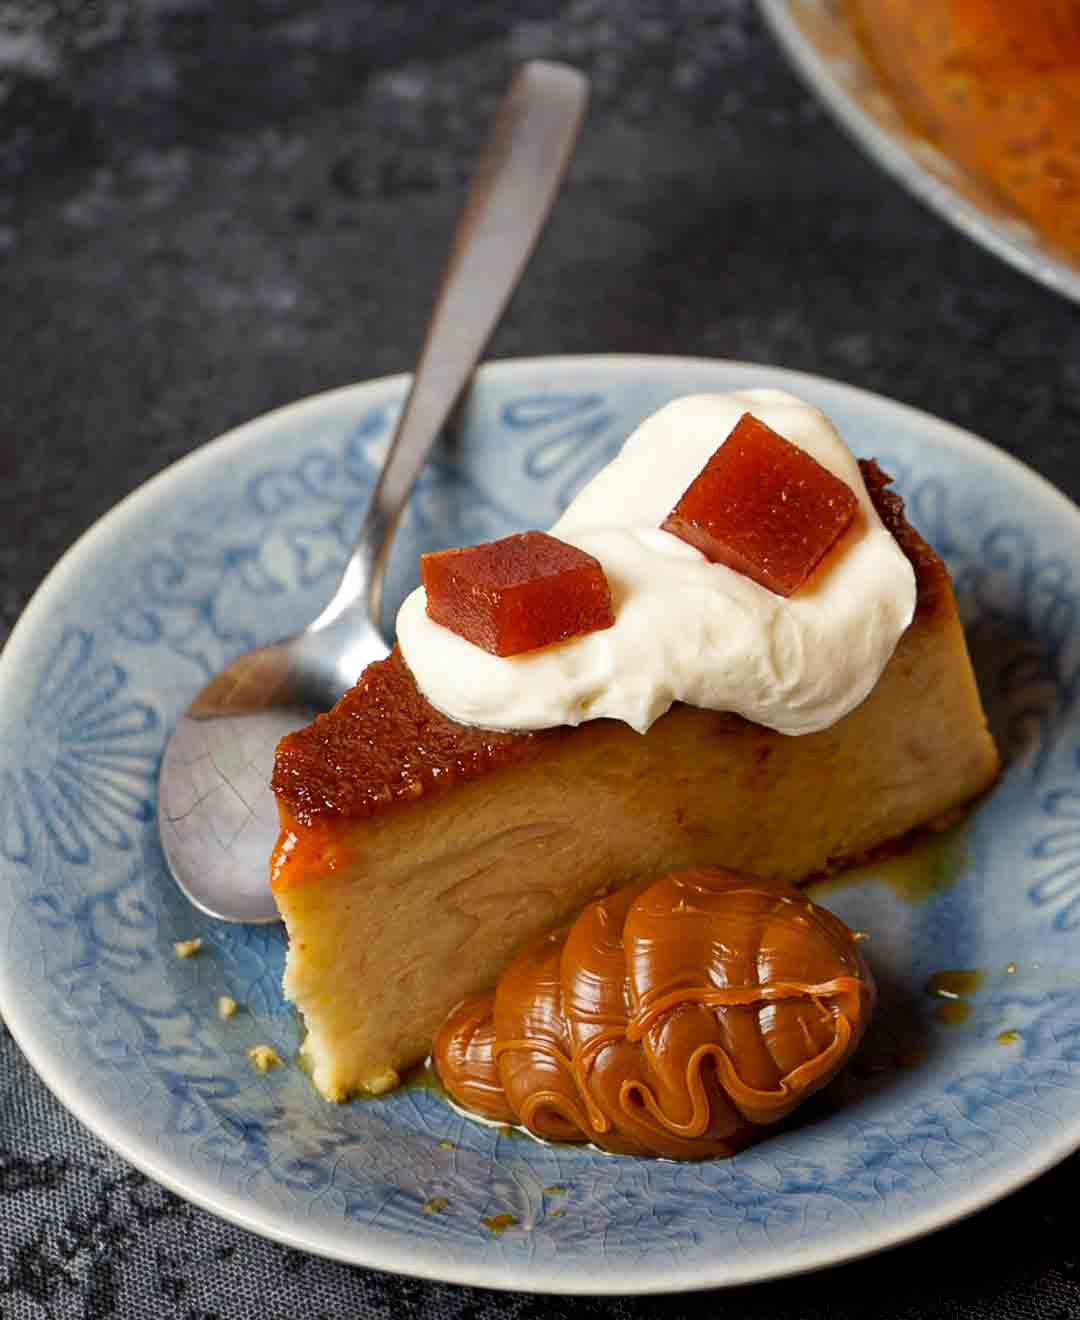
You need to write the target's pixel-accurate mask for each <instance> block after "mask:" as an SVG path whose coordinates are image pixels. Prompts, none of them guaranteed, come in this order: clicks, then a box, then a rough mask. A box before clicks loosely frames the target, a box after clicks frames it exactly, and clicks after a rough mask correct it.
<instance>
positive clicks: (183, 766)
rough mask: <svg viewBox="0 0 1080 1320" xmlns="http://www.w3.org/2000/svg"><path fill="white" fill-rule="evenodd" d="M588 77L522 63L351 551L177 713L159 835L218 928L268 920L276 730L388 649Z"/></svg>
mask: <svg viewBox="0 0 1080 1320" xmlns="http://www.w3.org/2000/svg"><path fill="white" fill-rule="evenodd" d="M587 96H588V84H587V82H586V79H585V78H584V77H583V76H582V75H581V74H580V73H578V72H577V71H576V70H574V69H571V68H568V67H566V66H565V65H559V64H551V63H548V62H546V61H533V62H530V63H528V64H525V65H523V66H522V67H521V69H520V70H519V71H518V73H517V75H516V76H515V78H514V80H513V82H512V83H511V86H510V88H509V90H508V92H507V94H506V96H505V98H504V100H503V102H502V104H501V105H500V107H499V109H498V111H497V113H496V116H495V119H494V121H493V123H492V126H491V129H490V130H489V133H488V137H487V139H486V142H485V144H484V146H483V148H482V150H481V153H480V157H479V160H478V163H477V167H476V171H475V174H474V178H473V182H472V185H471V187H470V190H469V193H468V196H467V198H466V202H465V207H464V209H463V211H462V214H461V218H460V219H459V221H458V226H457V230H456V233H455V236H454V240H453V243H452V245H451V248H450V254H449V257H448V259H447V263H446V267H445V269H444V271H443V277H442V282H441V285H440V288H439V293H438V295H437V297H436V300H435V308H434V311H433V312H432V316H431V319H430V322H429V325H428V332H427V336H426V339H425V341H424V347H423V351H422V353H421V356H420V361H419V364H418V366H417V369H416V374H415V376H414V378H413V382H412V387H411V389H410V391H409V395H408V398H407V399H406V402H405V407H404V409H403V411H402V414H401V419H400V421H399V423H398V426H397V429H396V431H395V433H394V436H393V439H392V441H391V444H390V447H389V450H388V452H387V455H386V460H385V462H384V465H383V468H382V471H381V473H380V475H379V478H378V481H377V482H376V484H375V489H374V491H373V492H372V496H371V502H370V504H369V505H368V508H367V511H366V513H365V515H364V519H363V523H362V525H361V529H360V534H359V536H358V538H357V542H356V545H355V547H354V550H353V553H352V556H351V558H350V560H349V563H348V565H347V567H346V569H345V573H344V575H343V577H342V580H341V583H340V585H339V587H338V589H337V591H336V592H335V594H334V596H333V599H332V600H331V601H330V603H329V604H328V605H327V606H326V608H325V609H324V610H323V612H322V613H321V614H320V615H319V617H318V618H317V619H315V621H314V622H313V623H312V624H310V625H309V626H308V627H307V628H305V629H304V630H303V631H302V632H300V633H297V634H296V635H295V636H293V637H289V638H286V639H285V640H283V641H279V642H274V643H272V644H270V645H269V646H264V647H260V648H259V649H257V650H254V651H250V652H248V653H247V654H245V655H242V656H240V657H239V658H238V659H236V660H234V661H233V663H232V664H231V665H229V666H228V667H227V668H226V669H225V670H223V671H222V672H221V673H220V674H218V675H217V676H216V677H215V678H214V679H212V680H211V682H210V683H209V684H208V685H207V686H206V687H205V688H204V689H203V690H202V692H200V693H199V695H198V696H197V697H196V698H195V700H194V702H192V704H191V706H190V707H189V708H188V710H187V711H186V712H185V713H184V714H183V715H182V716H181V717H180V719H179V721H178V722H177V726H176V729H175V731H174V732H173V734H172V737H171V738H170V739H169V742H168V745H167V746H166V748H165V753H164V756H163V758H162V763H161V770H160V773H159V779H158V828H159V832H160V836H161V843H162V848H163V851H164V854H165V860H166V862H167V864H168V867H169V870H170V872H171V873H172V876H173V879H174V880H175V881H176V883H177V884H178V885H179V887H180V889H181V890H182V891H183V892H184V894H186V896H187V897H188V898H189V899H190V900H191V902H192V903H193V904H194V905H195V906H196V907H197V908H199V909H200V910H201V911H203V912H206V913H208V914H209V915H210V916H213V917H219V918H221V919H222V920H225V921H242V922H266V921H276V920H277V918H278V912H277V906H276V904H275V902H274V898H273V895H272V894H271V892H270V886H269V882H268V862H269V857H270V852H271V850H272V848H273V846H274V842H275V840H276V838H277V833H278V814H277V806H276V803H275V800H274V795H273V792H272V790H271V788H270V774H271V768H272V766H273V761H274V750H275V748H276V746H277V743H278V741H279V740H280V739H281V737H282V736H283V735H284V734H286V733H289V732H290V731H292V730H293V729H296V728H299V727H301V726H302V725H304V724H307V723H309V722H310V720H311V719H312V718H313V717H314V716H315V715H316V714H317V713H318V712H320V711H325V710H327V709H329V708H330V707H331V706H332V705H333V704H334V703H335V702H336V701H337V700H339V699H340V697H341V696H342V695H343V694H344V693H345V692H346V691H347V690H348V688H349V687H350V686H351V685H352V684H353V683H354V682H355V681H356V680H357V678H358V677H359V675H360V673H361V672H362V670H363V669H364V667H365V665H367V664H368V663H370V662H371V661H372V660H378V659H380V658H381V657H383V656H385V655H386V654H387V651H388V647H387V644H386V641H385V639H384V638H383V636H382V634H381V633H380V632H379V629H378V627H377V625H376V623H375V620H376V619H378V617H379V602H380V595H381V590H382V581H383V574H384V570H385V567H386V560H387V557H388V554H389V549H390V543H391V541H392V539H393V535H394V530H395V528H396V526H397V522H398V519H399V517H400V515H401V511H402V509H403V507H404V505H405V502H406V500H407V499H408V496H409V493H410V491H411V490H412V487H413V484H414V483H415V481H416V478H417V476H418V475H419V473H420V470H421V468H422V467H423V465H424V462H425V461H426V459H427V456H428V454H429V452H430V450H431V447H432V445H433V444H434V442H435V439H436V437H437V436H438V435H439V433H440V431H441V430H442V428H443V427H444V426H445V424H446V421H447V419H448V417H449V416H450V414H451V413H452V411H453V409H454V407H455V406H456V404H457V402H458V400H459V399H460V397H461V395H462V393H463V391H464V390H465V388H466V386H467V384H468V382H469V379H470V378H471V376H472V373H473V371H474V370H475V368H476V365H477V363H478V362H479V360H480V357H481V355H482V353H483V351H484V349H485V347H486V346H487V343H488V340H489V339H490V337H491V334H492V331H493V330H494V329H495V326H496V325H497V323H498V321H499V319H500V317H501V315H502V312H503V310H504V308H505V306H506V304H507V302H508V301H509V298H510V295H511V293H512V292H513V290H514V289H515V288H516V286H517V284H518V282H519V280H520V278H521V276H522V274H523V272H524V269H525V266H526V264H527V262H528V260H529V257H530V256H531V254H532V251H533V249H534V248H535V246H536V242H537V240H538V239H539V236H540V233H541V230H542V229H543V225H544V222H545V221H546V219H547V217H548V214H549V213H550V211H551V207H552V205H553V204H554V201H555V197H556V195H557V193H558V190H559V185H560V183H561V181H562V178H563V176H564V174H565V172H566V168H567V166H568V165H569V162H570V157H571V155H572V153H573V149H574V145H575V143H576V141H577V138H578V134H579V132H580V129H581V124H582V121H583V118H584V113H585V105H586V100H587Z"/></svg>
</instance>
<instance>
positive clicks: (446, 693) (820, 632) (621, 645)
mask: <svg viewBox="0 0 1080 1320" xmlns="http://www.w3.org/2000/svg"><path fill="white" fill-rule="evenodd" d="M745 412H749V413H753V415H754V416H755V417H757V418H759V419H760V420H761V421H763V422H764V423H765V424H766V425H767V426H771V427H772V428H773V430H774V431H777V432H778V433H779V434H780V435H782V436H783V437H784V438H785V439H787V440H790V441H791V442H792V443H793V444H796V445H799V446H800V447H801V448H802V449H804V450H805V451H806V452H807V453H808V454H810V455H812V456H813V457H814V458H816V459H817V461H818V462H819V463H821V464H822V466H823V467H826V468H828V469H829V471H830V472H832V473H834V475H836V476H837V477H839V478H840V479H841V480H842V481H845V482H847V484H848V485H849V486H850V487H851V489H852V490H853V491H854V492H855V494H856V496H857V497H858V501H859V507H858V511H857V512H856V515H855V517H854V519H853V521H852V524H851V526H850V527H849V528H848V530H847V531H846V532H845V533H844V535H843V537H842V538H841V540H840V541H839V542H838V543H837V545H836V546H835V547H834V548H833V550H832V551H831V552H830V553H829V554H828V555H827V556H826V558H825V560H823V561H822V563H821V564H820V565H819V567H818V569H817V570H816V571H815V572H814V573H813V574H812V575H811V577H810V579H809V580H808V582H807V583H806V584H805V585H804V586H803V587H802V588H800V590H799V591H797V592H796V593H795V594H794V595H792V596H789V597H786V598H785V597H783V596H778V595H776V594H774V593H773V592H771V591H769V590H768V589H767V588H765V587H762V586H759V585H758V584H757V583H756V582H753V581H752V580H751V579H750V578H748V577H745V576H744V575H743V574H741V573H738V572H736V571H734V570H733V569H730V568H727V567H725V566H724V565H722V564H713V563H710V562H709V561H708V560H707V559H706V558H705V556H704V555H702V554H701V553H700V552H699V551H698V550H696V549H694V547H693V546H690V545H688V544H687V543H686V542H685V541H682V540H680V539H679V538H678V537H677V536H674V535H672V534H671V533H669V532H665V531H661V530H660V524H661V523H662V522H663V521H664V519H665V518H666V517H667V515H668V514H669V513H670V512H671V510H672V509H673V508H674V506H675V505H676V504H677V503H678V501H679V499H680V497H681V496H682V494H683V492H684V491H685V490H686V488H687V487H688V486H689V485H690V484H691V482H692V481H693V480H694V478H695V477H696V476H697V475H698V473H699V472H700V471H701V469H702V468H703V467H704V466H705V464H706V462H707V461H708V460H709V458H710V457H711V456H712V455H713V453H715V451H716V450H717V449H718V448H719V446H720V445H721V444H723V442H724V441H725V440H726V439H727V437H728V435H729V434H730V433H731V430H732V428H733V427H734V426H735V424H736V422H738V420H739V418H740V417H741V416H742V414H743V413H745ZM551 531H552V535H554V536H558V537H560V538H561V539H562V540H564V541H567V542H569V543H570V544H571V545H576V546H578V547H579V548H580V549H582V550H585V551H587V553H589V554H591V555H594V556H595V557H596V558H597V559H598V560H599V561H600V563H601V565H602V566H603V569H604V572H605V573H606V574H607V578H608V583H609V585H610V587H611V594H612V603H613V605H614V608H615V624H614V626H613V627H611V628H607V629H604V630H602V631H599V632H593V633H589V634H587V635H586V636H583V637H578V638H574V639H572V640H571V641H567V642H563V643H561V644H560V645H557V646H551V647H546V648H544V649H542V650H538V651H533V652H527V653H525V654H523V655H518V656H510V657H505V658H504V657H499V656H494V655H490V654H489V653H488V652H487V651H484V650H482V649H481V648H480V647H478V646H474V645H472V644H471V643H470V642H467V641H465V640H464V639H463V638H461V637H459V636H458V635H457V634H456V633H453V632H451V631H450V630H449V629H448V628H444V627H443V626H442V625H440V624H437V623H435V622H434V621H433V620H431V619H429V618H428V616H427V612H426V602H425V594H424V589H423V588H422V587H420V588H418V589H417V590H416V591H414V592H413V593H412V594H411V595H410V596H409V597H408V598H407V599H406V601H405V603H404V604H403V605H402V607H401V610H400V612H399V614H398V619H397V633H398V642H399V644H400V646H401V650H402V653H403V654H404V657H405V660H406V662H407V664H408V666H409V668H410V669H411V670H412V672H413V675H414V677H415V679H416V682H417V684H418V685H419V687H420V690H421V691H422V692H423V693H424V695H425V696H426V697H427V699H428V700H429V701H430V702H431V703H432V705H433V706H435V707H436V708H437V709H438V710H440V711H442V712H443V713H444V714H446V715H449V716H450V717H451V718H453V719H455V720H458V721H459V722H460V723H463V724H476V725H481V726H483V727H485V728H490V729H504V730H514V729H545V728H552V727H554V726H556V725H560V724H571V725H576V724H580V723H582V722H583V721H584V720H593V719H617V720H624V721H625V722H626V723H627V724H629V725H632V726H633V728H635V729H637V730H638V731H639V732H641V733H644V732H645V731H646V730H647V729H648V728H649V726H650V725H651V724H652V723H653V722H654V721H655V720H657V719H659V717H660V716H661V715H663V713H664V712H665V711H666V710H667V709H668V708H669V707H670V706H671V705H672V703H673V702H676V701H683V702H687V703H689V704H690V705H693V706H701V707H703V708H705V709H707V710H717V711H733V712H735V713H736V714H738V715H742V716H745V718H746V719H749V720H753V721H754V722H755V723H756V724H762V725H765V726H766V727H768V728H770V729H775V730H777V731H778V732H779V733H786V734H802V733H814V732H816V731H818V730H820V729H825V728H828V727H829V726H830V725H832V724H834V723H836V721H837V720H839V719H841V718H842V717H843V716H844V715H846V714H847V713H848V712H849V711H851V710H853V709H854V708H855V707H856V706H857V705H858V704H859V703H860V702H861V701H862V700H863V699H864V698H865V697H866V696H867V695H868V694H869V693H870V692H871V690H872V689H873V687H874V685H875V683H876V682H877V680H878V678H879V677H880V675H881V671H882V670H883V669H884V668H885V665H886V664H887V663H888V660H889V657H890V656H891V655H892V653H893V651H894V649H895V647H896V644H897V642H898V641H899V639H900V636H901V634H902V633H903V632H904V629H905V628H907V626H908V624H909V623H910V622H911V619H912V616H913V614H914V612H915V595H916V592H915V575H914V572H913V570H912V567H911V564H910V563H909V562H908V560H907V558H906V557H905V556H904V554H903V552H902V551H901V550H900V547H899V546H898V545H897V544H896V542H895V540H894V539H893V537H892V536H891V535H890V533H889V532H888V531H887V530H886V528H885V527H884V526H883V525H882V523H881V520H880V518H879V517H878V515H877V512H876V511H875V509H874V506H873V504H872V503H871V501H870V497H869V495H868V493H867V490H866V486H865V484H864V482H863V480H862V475H861V473H860V472H859V465H858V463H857V462H856V460H855V457H854V455H853V454H852V453H851V451H850V450H849V449H848V447H847V445H846V444H845V443H844V441H843V440H842V439H841V438H840V436H839V434H838V433H837V431H836V429H835V427H834V426H833V425H832V424H831V422H829V420H828V419H827V418H826V417H825V416H824V414H823V413H821V412H819V411H818V409H816V408H813V407H811V406H810V405H809V404H807V403H804V402H802V401H801V400H799V399H797V398H795V397H793V396H792V395H790V394H787V393H784V392H782V391H780V390H772V389H756V390H742V391H739V392H738V393H734V394H722V395H721V394H696V395H689V396H687V397H685V398H681V399H676V400H675V401H674V402H672V403H669V404H668V405H667V406H666V407H664V408H661V409H660V411H659V412H657V413H654V414H653V416H651V417H649V418H648V419H647V420H646V421H645V422H643V423H642V424H641V426H639V427H638V429H637V430H636V431H635V432H634V433H633V435H631V436H630V438H629V439H628V440H627V441H626V444H625V445H624V446H623V449H622V451H621V452H620V454H619V455H618V457H616V458H615V459H614V460H613V461H612V462H611V463H610V464H608V466H607V467H606V468H604V469H603V470H602V471H601V472H599V473H598V474H597V475H596V476H595V477H594V478H593V479H592V480H591V481H590V482H589V483H588V484H587V485H586V486H585V487H584V489H583V490H582V491H581V492H580V493H579V494H578V496H577V497H576V498H575V499H574V501H573V502H572V503H571V504H570V506H569V508H568V509H567V510H566V512H565V513H564V514H563V516H562V517H561V518H560V519H559V521H558V522H557V523H556V524H555V526H554V527H553V528H552V529H551Z"/></svg>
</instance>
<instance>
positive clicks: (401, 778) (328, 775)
mask: <svg viewBox="0 0 1080 1320" xmlns="http://www.w3.org/2000/svg"><path fill="white" fill-rule="evenodd" d="M557 732H558V730H550V731H544V732H542V733H498V732H496V731H494V730H491V729H477V728H472V727H470V726H469V725H465V724H458V723H456V722H455V721H454V720H452V719H450V718H449V717H448V716H446V715H442V714H440V713H439V711H437V710H436V709H435V707H434V706H432V705H431V703H430V702H429V701H428V700H427V698H426V697H425V696H424V695H423V694H422V693H421V692H420V690H419V688H417V686H416V681H415V680H414V678H413V676H412V673H411V672H410V670H409V667H408V666H407V665H406V663H405V661H404V659H403V657H402V655H401V652H400V651H399V650H398V648H397V647H396V646H395V647H394V649H393V651H392V652H391V653H390V655H389V656H387V658H386V659H385V660H377V661H376V662H375V663H374V664H370V665H368V667H367V668H366V669H365V670H364V672H363V673H362V674H361V675H360V680H359V682H358V683H357V684H356V686H355V687H352V688H350V689H349V691H348V692H346V694H345V695H344V696H343V697H342V699H341V700H340V701H339V702H338V704H337V705H336V706H335V707H334V708H333V710H331V711H329V712H327V714H325V715H319V716H317V717H316V719H315V720H314V721H313V722H312V723H311V724H309V725H308V726H307V727H306V728H304V729H298V730H297V731H296V732H295V733H289V734H286V735H285V737H284V738H282V740H281V742H280V743H279V744H278V749H277V756H276V758H275V761H274V777H273V780H272V786H273V789H274V792H275V793H276V794H277V797H278V801H279V803H280V804H282V805H284V806H285V807H286V808H287V809H288V810H289V812H290V813H291V815H292V816H293V818H294V819H295V820H296V821H297V822H298V823H299V824H301V825H311V824H313V823H314V822H315V821H316V820H317V819H319V818H320V817H324V816H327V815H340V816H348V817H353V818H356V817H364V816H372V815H374V814H375V813H376V812H380V811H383V810H385V809H386V808H387V807H390V806H393V805H395V804H397V803H408V802H413V801H416V800H417V799H419V798H421V797H424V796H425V795H426V794H427V793H429V792H431V791H433V790H438V789H444V788H449V787H450V786H451V785H453V784H454V783H457V782H459V781H461V780H467V779H475V778H477V777H478V776H480V775H482V774H485V773H486V772H488V771H491V770H496V769H498V768H499V767H501V766H507V765H512V764H514V763H516V762H519V761H523V760H526V759H528V758H529V757H530V756H531V755H533V753H534V748H535V744H536V743H537V742H538V741H539V740H540V739H542V738H544V737H545V736H550V734H551V733H557Z"/></svg>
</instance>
